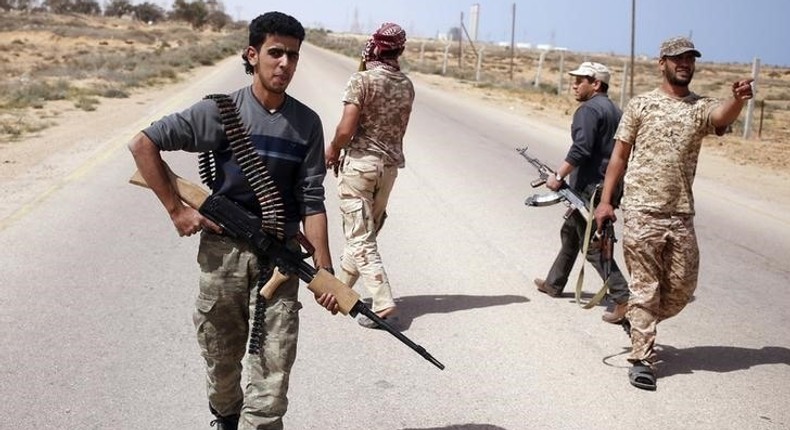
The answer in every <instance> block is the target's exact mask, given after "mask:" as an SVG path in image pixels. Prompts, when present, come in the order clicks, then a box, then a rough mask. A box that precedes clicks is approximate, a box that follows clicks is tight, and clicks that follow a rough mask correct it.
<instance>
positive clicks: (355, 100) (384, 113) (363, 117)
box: [343, 67, 414, 167]
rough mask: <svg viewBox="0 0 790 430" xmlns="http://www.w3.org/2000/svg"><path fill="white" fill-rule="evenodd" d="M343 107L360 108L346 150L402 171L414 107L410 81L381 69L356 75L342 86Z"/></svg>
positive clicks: (396, 72)
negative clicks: (410, 118) (353, 150)
mask: <svg viewBox="0 0 790 430" xmlns="http://www.w3.org/2000/svg"><path fill="white" fill-rule="evenodd" d="M343 103H352V104H355V105H357V106H359V108H360V117H359V125H358V126H357V130H356V132H355V133H354V137H353V138H352V139H351V142H350V143H349V146H348V147H349V148H351V149H356V150H359V151H363V152H367V153H372V154H375V155H379V156H381V157H382V158H383V159H384V162H385V163H386V164H388V165H395V166H398V167H404V166H405V162H406V161H405V158H404V156H403V136H404V134H405V133H406V127H407V126H408V124H409V117H410V115H411V109H412V104H413V103H414V86H413V85H412V82H411V80H409V78H408V77H406V75H404V74H403V73H402V72H400V71H390V70H386V69H384V68H382V67H376V68H374V69H372V70H365V71H362V72H356V73H354V74H353V75H351V78H350V79H349V81H348V84H347V85H346V90H345V93H344V94H343Z"/></svg>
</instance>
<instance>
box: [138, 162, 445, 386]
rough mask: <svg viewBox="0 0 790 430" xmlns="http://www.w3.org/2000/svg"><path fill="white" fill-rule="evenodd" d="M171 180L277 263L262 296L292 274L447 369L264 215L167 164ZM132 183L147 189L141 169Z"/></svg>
mask: <svg viewBox="0 0 790 430" xmlns="http://www.w3.org/2000/svg"><path fill="white" fill-rule="evenodd" d="M165 167H166V170H167V171H168V174H169V175H170V180H171V181H172V182H173V184H174V186H175V188H176V191H177V192H178V195H179V197H181V199H182V200H183V201H184V202H185V203H186V204H188V205H189V206H191V207H193V208H195V209H197V210H198V211H199V212H200V213H201V214H202V215H203V216H205V217H206V218H208V219H210V220H211V221H213V222H214V223H216V224H218V225H219V226H221V227H222V229H223V231H224V233H225V234H227V235H229V236H232V237H235V238H238V239H241V240H243V241H245V242H246V243H248V244H249V245H250V246H251V247H252V249H253V250H254V252H255V253H256V254H258V255H261V256H265V257H266V258H268V259H269V260H270V261H271V262H272V263H273V264H274V265H275V269H274V270H273V271H272V272H273V275H272V277H271V279H269V281H268V282H267V283H266V284H265V285H264V286H263V288H261V296H263V298H265V299H271V298H272V296H273V294H274V292H275V291H276V290H277V287H279V286H280V285H281V284H282V283H283V282H285V281H286V280H287V279H288V278H289V277H290V276H291V275H297V276H298V277H299V279H301V280H302V281H304V282H305V283H307V289H308V290H310V291H312V292H313V293H315V294H317V295H321V294H323V293H330V294H332V295H334V296H335V299H336V300H337V304H338V309H339V310H340V312H341V313H342V314H343V315H350V316H351V317H355V316H356V315H357V314H360V313H361V314H362V315H365V316H366V317H368V318H370V319H371V320H373V321H375V322H376V324H378V325H379V326H380V327H381V328H383V329H384V330H386V331H387V332H389V333H390V334H391V335H393V336H395V338H397V339H398V340H400V341H401V342H403V343H404V344H406V346H408V347H409V348H411V349H412V350H414V351H415V352H417V353H418V354H420V355H421V356H422V357H423V358H425V359H426V360H428V361H429V362H431V364H433V365H434V366H436V367H438V368H439V369H442V370H443V369H444V364H442V363H440V362H439V361H438V360H437V359H435V358H434V357H433V356H432V355H431V354H429V353H428V351H426V350H425V348H423V347H422V346H420V345H417V344H416V343H414V342H413V341H412V340H411V339H409V338H408V337H406V336H405V335H403V334H402V333H400V332H399V331H397V330H395V329H394V328H393V327H392V326H391V325H389V324H388V323H387V322H386V321H384V320H383V319H381V318H379V316H378V315H376V313H375V312H373V310H371V309H370V308H369V307H368V306H367V305H366V304H365V303H364V302H362V301H361V300H360V298H359V294H357V293H356V292H354V290H352V289H351V288H349V287H348V286H347V285H346V284H344V283H343V282H341V281H340V280H339V279H337V278H335V277H334V276H333V275H332V274H331V273H329V272H328V271H326V270H324V269H315V268H313V266H311V265H309V264H307V263H306V262H305V261H304V259H305V258H306V257H308V256H309V254H302V253H300V252H298V251H292V250H290V249H288V248H287V247H286V245H285V243H283V242H282V241H281V240H278V239H277V238H276V237H275V236H273V235H271V234H269V233H267V232H266V231H264V230H263V229H261V218H260V217H258V216H256V215H254V214H252V213H250V212H249V211H248V210H247V209H245V208H243V207H242V206H240V205H238V204H236V203H235V202H233V201H232V200H230V199H228V198H226V197H224V196H221V195H215V194H209V193H208V192H207V191H206V190H205V189H203V188H202V187H200V186H199V185H197V184H194V183H191V182H189V181H187V180H185V179H184V178H181V177H179V176H178V175H176V174H175V173H173V172H172V171H171V170H170V168H169V167H167V165H165ZM129 182H130V183H132V184H134V185H139V186H141V187H146V188H148V184H147V183H146V182H145V179H144V178H143V177H142V175H141V174H140V172H139V171H137V172H135V174H134V175H133V176H132V178H131V179H129Z"/></svg>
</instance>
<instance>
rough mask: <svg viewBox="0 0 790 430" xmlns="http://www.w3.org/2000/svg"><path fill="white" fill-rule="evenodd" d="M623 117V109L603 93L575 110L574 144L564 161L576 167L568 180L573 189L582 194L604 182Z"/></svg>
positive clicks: (572, 127)
mask: <svg viewBox="0 0 790 430" xmlns="http://www.w3.org/2000/svg"><path fill="white" fill-rule="evenodd" d="M621 115H622V112H621V111H620V109H619V108H618V107H617V106H615V104H614V103H612V101H611V100H610V99H609V97H608V96H607V95H606V94H602V93H598V94H595V95H594V96H593V97H592V98H591V99H589V100H587V101H585V102H583V103H581V104H580V105H579V107H578V108H577V109H576V112H575V113H574V114H573V122H572V123H571V138H572V139H573V144H572V145H571V148H570V149H569V150H568V155H566V157H565V161H567V162H568V163H570V164H571V165H573V166H576V169H574V170H573V172H572V173H571V175H570V177H569V178H568V185H569V186H570V187H571V188H572V189H574V190H576V191H579V192H583V191H584V190H585V189H587V187H589V186H590V185H591V184H598V183H600V182H603V178H604V176H605V175H606V167H607V166H608V165H609V158H610V157H611V155H612V151H613V150H614V134H615V132H617V125H618V124H619V122H620V116H621Z"/></svg>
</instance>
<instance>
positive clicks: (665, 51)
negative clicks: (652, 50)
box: [659, 36, 702, 58]
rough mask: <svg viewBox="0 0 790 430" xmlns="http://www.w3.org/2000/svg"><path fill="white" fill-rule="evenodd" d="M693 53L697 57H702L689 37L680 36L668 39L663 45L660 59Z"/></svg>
mask: <svg viewBox="0 0 790 430" xmlns="http://www.w3.org/2000/svg"><path fill="white" fill-rule="evenodd" d="M686 52H691V53H693V54H694V56H695V57H697V58H699V57H702V54H701V53H700V52H699V51H697V48H695V47H694V43H693V42H692V41H691V40H689V38H687V37H683V36H678V37H673V38H670V39H667V40H665V41H664V43H662V44H661V51H660V52H659V57H661V58H664V57H675V56H678V55H682V54H685V53H686Z"/></svg>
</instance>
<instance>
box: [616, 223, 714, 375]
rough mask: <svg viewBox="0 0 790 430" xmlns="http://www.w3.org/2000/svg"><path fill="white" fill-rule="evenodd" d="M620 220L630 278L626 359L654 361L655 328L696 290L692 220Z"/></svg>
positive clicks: (697, 272)
mask: <svg viewBox="0 0 790 430" xmlns="http://www.w3.org/2000/svg"><path fill="white" fill-rule="evenodd" d="M624 218H625V222H624V228H623V253H624V255H625V261H626V264H627V266H628V271H629V272H630V274H631V283H630V285H629V288H630V290H631V298H630V300H629V301H628V304H629V306H628V312H627V314H626V317H627V318H628V320H629V322H630V323H631V354H630V355H629V357H628V360H629V361H638V360H642V361H646V362H649V363H653V362H655V361H656V354H655V351H654V346H655V341H656V325H657V324H658V323H659V322H660V321H663V320H665V319H667V318H671V317H673V316H675V315H677V314H678V313H679V312H680V311H681V310H682V309H683V308H684V307H686V305H687V304H688V302H689V301H690V300H691V297H692V296H693V294H694V290H695V289H696V288H697V276H698V274H699V248H698V247H697V236H696V233H695V231H694V217H693V215H672V216H670V215H662V214H650V213H644V212H637V211H625V213H624Z"/></svg>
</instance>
